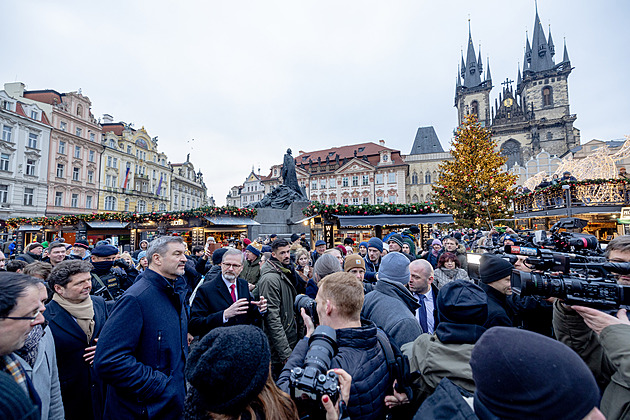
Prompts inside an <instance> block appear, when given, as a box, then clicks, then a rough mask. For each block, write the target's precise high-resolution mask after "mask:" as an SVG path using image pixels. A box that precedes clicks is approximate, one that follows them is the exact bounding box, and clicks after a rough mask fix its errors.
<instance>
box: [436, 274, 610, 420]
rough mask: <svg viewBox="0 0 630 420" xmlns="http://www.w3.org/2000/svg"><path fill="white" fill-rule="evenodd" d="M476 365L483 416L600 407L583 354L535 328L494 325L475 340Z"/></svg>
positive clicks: (575, 413) (564, 419)
mask: <svg viewBox="0 0 630 420" xmlns="http://www.w3.org/2000/svg"><path fill="white" fill-rule="evenodd" d="M445 287H446V286H445ZM440 293H442V291H441V290H440ZM470 366H471V367H472V374H473V379H474V381H475V385H476V387H477V390H476V392H475V399H474V407H475V413H476V414H477V416H478V417H479V418H480V419H481V420H486V419H488V418H494V417H492V416H496V417H499V418H501V419H523V420H525V419H542V420H545V419H550V420H551V419H554V420H572V419H581V418H584V417H585V416H586V415H587V414H588V413H589V412H590V411H591V410H592V409H593V408H594V407H597V406H598V405H599V399H600V395H599V388H598V387H597V383H596V382H595V378H594V377H593V374H592V373H591V371H590V370H589V368H588V367H587V366H586V364H585V363H584V361H582V359H581V358H580V357H579V356H578V355H577V353H575V352H574V351H573V350H571V349H570V348H569V347H567V346H566V345H564V344H562V343H560V342H558V341H556V340H553V339H551V338H548V337H545V336H543V335H540V334H536V333H534V332H531V331H526V330H521V329H518V328H508V327H493V328H490V329H488V331H486V332H485V333H484V334H483V335H482V336H481V338H480V339H479V340H478V341H477V344H475V347H474V349H473V351H472V356H471V358H470ZM488 412H489V413H488Z"/></svg>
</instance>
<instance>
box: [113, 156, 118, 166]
mask: <svg viewBox="0 0 630 420" xmlns="http://www.w3.org/2000/svg"><path fill="white" fill-rule="evenodd" d="M112 168H116V169H118V158H114V159H112Z"/></svg>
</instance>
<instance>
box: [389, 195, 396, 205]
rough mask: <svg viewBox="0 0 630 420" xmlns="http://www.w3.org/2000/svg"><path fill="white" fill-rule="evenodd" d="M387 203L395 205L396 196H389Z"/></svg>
mask: <svg viewBox="0 0 630 420" xmlns="http://www.w3.org/2000/svg"><path fill="white" fill-rule="evenodd" d="M389 202H390V203H391V204H395V203H396V196H395V195H390V196H389Z"/></svg>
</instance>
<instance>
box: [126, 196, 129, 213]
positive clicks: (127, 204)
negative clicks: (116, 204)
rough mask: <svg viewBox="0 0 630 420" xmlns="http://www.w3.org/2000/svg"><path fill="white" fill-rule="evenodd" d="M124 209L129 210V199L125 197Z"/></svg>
mask: <svg viewBox="0 0 630 420" xmlns="http://www.w3.org/2000/svg"><path fill="white" fill-rule="evenodd" d="M125 211H129V199H128V198H125Z"/></svg>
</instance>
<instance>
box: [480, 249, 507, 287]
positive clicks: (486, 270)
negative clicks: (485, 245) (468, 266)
mask: <svg viewBox="0 0 630 420" xmlns="http://www.w3.org/2000/svg"><path fill="white" fill-rule="evenodd" d="M512 269H514V266H513V265H512V264H510V262H509V261H506V260H504V259H503V258H501V257H497V256H496V255H492V254H483V255H482V256H481V261H480V262H479V277H480V279H481V281H482V283H486V284H489V283H493V282H495V281H497V280H501V279H502V278H505V277H507V276H509V275H510V274H512Z"/></svg>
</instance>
